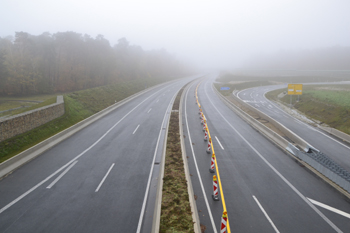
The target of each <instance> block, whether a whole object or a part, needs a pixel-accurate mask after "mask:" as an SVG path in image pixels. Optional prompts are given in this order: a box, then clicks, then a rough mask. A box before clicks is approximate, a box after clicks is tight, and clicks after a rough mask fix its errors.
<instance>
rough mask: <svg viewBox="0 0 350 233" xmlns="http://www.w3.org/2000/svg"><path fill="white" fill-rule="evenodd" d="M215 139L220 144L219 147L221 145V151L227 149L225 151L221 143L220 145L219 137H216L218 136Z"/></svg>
mask: <svg viewBox="0 0 350 233" xmlns="http://www.w3.org/2000/svg"><path fill="white" fill-rule="evenodd" d="M215 138H216V141H218V143H219V145H220V147H221V149H223V150H225V149H224V147H223V146H222V145H221V143H220V141H219V139H218V137H216V136H215Z"/></svg>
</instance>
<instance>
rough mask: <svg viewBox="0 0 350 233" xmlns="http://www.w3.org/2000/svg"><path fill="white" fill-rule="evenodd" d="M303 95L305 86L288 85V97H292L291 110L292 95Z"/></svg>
mask: <svg viewBox="0 0 350 233" xmlns="http://www.w3.org/2000/svg"><path fill="white" fill-rule="evenodd" d="M302 94H303V84H288V95H290V108H292V95H297V96H298V101H299V96H300V95H302Z"/></svg>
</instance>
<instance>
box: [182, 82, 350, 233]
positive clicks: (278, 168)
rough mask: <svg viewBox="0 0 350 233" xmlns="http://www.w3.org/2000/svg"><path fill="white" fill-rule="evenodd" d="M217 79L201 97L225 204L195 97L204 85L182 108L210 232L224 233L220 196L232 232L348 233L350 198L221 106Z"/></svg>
mask: <svg viewBox="0 0 350 233" xmlns="http://www.w3.org/2000/svg"><path fill="white" fill-rule="evenodd" d="M215 78H216V77H215V76H210V77H208V78H207V79H203V81H202V82H201V84H200V85H199V88H198V98H199V102H200V104H201V106H202V108H203V112H204V114H205V116H206V118H207V121H208V128H209V130H210V134H211V137H212V140H213V145H214V148H215V152H216V158H217V164H218V168H219V171H220V177H221V185H222V191H223V193H220V191H219V193H220V195H219V197H220V201H214V200H213V199H212V196H211V195H212V194H213V184H212V183H213V181H212V180H213V173H209V167H210V160H211V155H209V154H207V153H206V147H207V142H205V141H204V140H203V138H204V133H203V130H202V125H201V123H200V119H199V115H198V110H199V109H198V106H197V105H196V103H195V102H196V99H195V96H194V95H195V88H196V86H197V84H198V82H196V83H194V84H193V85H191V86H190V88H189V89H188V91H187V92H186V93H185V94H186V95H185V100H184V104H183V108H184V109H183V123H184V126H183V131H184V137H185V146H186V155H187V156H188V164H189V170H190V173H191V179H192V180H191V181H192V184H193V189H194V193H195V195H196V197H197V200H196V204H197V208H198V214H199V217H200V222H201V224H203V225H205V227H206V231H205V232H220V221H221V216H222V212H223V199H222V194H223V195H224V200H225V205H226V208H227V212H228V219H229V225H230V230H231V232H349V229H350V214H349V213H350V204H349V200H348V199H346V198H345V197H344V196H342V195H341V194H340V193H338V192H337V191H336V190H335V189H333V188H332V187H331V186H330V185H328V184H327V183H325V182H324V181H323V180H321V179H320V178H318V177H317V176H315V175H314V174H313V173H311V172H310V171H308V170H307V169H306V168H305V167H302V166H300V165H299V164H298V163H296V162H295V160H294V159H293V158H291V157H290V156H289V155H288V154H286V153H285V152H284V151H282V150H281V149H279V148H277V147H276V146H275V145H274V144H272V143H271V142H270V141H269V140H267V139H266V138H265V137H264V136H262V135H261V134H260V133H258V132H257V131H256V130H255V129H253V128H252V127H251V126H249V125H248V124H247V123H246V122H245V121H243V120H242V119H241V118H239V117H238V116H237V115H236V114H235V113H234V112H233V111H232V110H230V109H229V108H228V107H227V106H226V105H225V104H224V103H222V101H221V100H220V99H219V98H218V97H217V96H216V94H215V93H214V90H213V89H212V88H213V87H212V83H213V82H214V80H215ZM311 143H312V142H311ZM316 201H317V202H316ZM320 203H322V204H325V205H327V206H323V207H321V204H320ZM329 207H333V208H334V209H331V208H329ZM330 209H331V210H332V211H331V210H330Z"/></svg>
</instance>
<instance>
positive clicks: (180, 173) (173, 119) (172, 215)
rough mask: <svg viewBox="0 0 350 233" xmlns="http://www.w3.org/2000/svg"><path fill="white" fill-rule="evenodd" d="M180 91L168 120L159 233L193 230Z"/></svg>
mask: <svg viewBox="0 0 350 233" xmlns="http://www.w3.org/2000/svg"><path fill="white" fill-rule="evenodd" d="M182 91H183V89H181V90H180V91H179V93H178V95H177V97H176V99H175V102H174V105H173V111H172V113H171V115H170V120H169V129H168V139H167V149H166V155H165V165H164V178H163V190H162V208H161V216H160V232H162V233H168V232H194V226H193V219H192V212H191V206H190V202H189V196H188V191H187V190H188V189H187V181H186V177H185V172H184V163H183V160H182V151H181V142H180V128H179V112H178V110H179V103H180V97H181V94H182Z"/></svg>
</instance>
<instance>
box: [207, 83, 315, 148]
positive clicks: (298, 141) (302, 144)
mask: <svg viewBox="0 0 350 233" xmlns="http://www.w3.org/2000/svg"><path fill="white" fill-rule="evenodd" d="M214 89H215V90H216V88H214ZM232 98H233V99H234V100H235V101H237V102H238V103H239V104H241V105H242V106H244V107H245V108H248V109H249V110H250V111H252V112H253V113H255V114H256V115H258V117H259V118H260V119H264V120H267V121H268V122H269V123H271V124H272V125H273V126H274V127H276V128H277V129H278V130H280V131H281V132H282V133H283V134H284V135H286V137H287V138H288V139H289V140H291V141H292V142H293V143H295V144H296V145H298V146H299V147H300V148H302V149H303V150H304V151H305V152H308V151H309V150H310V149H315V148H314V147H313V146H311V145H310V144H309V143H307V142H306V141H305V140H304V139H302V138H300V137H299V136H298V135H296V134H295V133H293V132H292V131H290V130H289V129H288V128H286V127H285V126H284V125H282V124H280V123H279V122H277V121H276V120H275V119H273V118H272V117H270V116H268V115H266V114H265V113H263V112H261V111H259V110H258V109H256V108H254V107H252V106H251V105H249V104H247V103H246V102H244V101H243V100H241V99H240V98H238V97H237V96H235V95H232Z"/></svg>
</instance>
